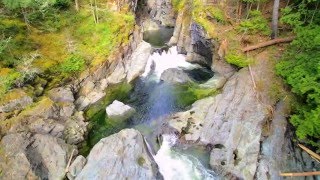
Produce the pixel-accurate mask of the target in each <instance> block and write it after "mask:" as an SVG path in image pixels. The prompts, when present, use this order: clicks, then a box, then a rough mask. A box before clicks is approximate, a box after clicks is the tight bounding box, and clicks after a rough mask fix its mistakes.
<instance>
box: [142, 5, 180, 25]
mask: <svg viewBox="0 0 320 180" xmlns="http://www.w3.org/2000/svg"><path fill="white" fill-rule="evenodd" d="M147 4H148V7H149V9H151V11H150V16H151V18H152V19H154V20H156V21H159V22H160V24H161V25H163V26H169V27H174V25H175V14H174V11H173V7H172V4H171V0H147Z"/></svg>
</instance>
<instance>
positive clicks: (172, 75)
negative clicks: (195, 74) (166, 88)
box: [160, 68, 193, 84]
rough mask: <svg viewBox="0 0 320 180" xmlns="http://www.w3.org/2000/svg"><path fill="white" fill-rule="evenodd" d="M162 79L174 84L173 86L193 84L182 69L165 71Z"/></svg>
mask: <svg viewBox="0 0 320 180" xmlns="http://www.w3.org/2000/svg"><path fill="white" fill-rule="evenodd" d="M160 79H161V80H162V81H165V82H168V83H172V84H184V83H188V82H193V81H192V79H191V78H190V77H189V76H188V74H187V73H185V72H184V71H183V70H181V69H177V68H169V69H167V70H165V71H164V72H163V73H162V74H161V77H160Z"/></svg>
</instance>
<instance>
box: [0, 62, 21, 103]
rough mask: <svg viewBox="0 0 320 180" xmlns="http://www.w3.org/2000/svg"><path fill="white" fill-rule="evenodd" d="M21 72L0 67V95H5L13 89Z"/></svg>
mask: <svg viewBox="0 0 320 180" xmlns="http://www.w3.org/2000/svg"><path fill="white" fill-rule="evenodd" d="M20 77H21V74H20V73H19V72H17V71H14V70H12V69H8V68H2V69H0V97H3V95H4V94H5V93H7V91H8V90H9V89H11V88H12V87H13V86H14V85H15V82H16V80H17V79H19V78H20Z"/></svg>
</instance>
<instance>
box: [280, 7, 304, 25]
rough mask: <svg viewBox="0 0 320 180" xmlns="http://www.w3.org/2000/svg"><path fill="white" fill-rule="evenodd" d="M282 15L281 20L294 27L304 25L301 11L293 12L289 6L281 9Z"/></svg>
mask: <svg viewBox="0 0 320 180" xmlns="http://www.w3.org/2000/svg"><path fill="white" fill-rule="evenodd" d="M281 13H282V16H281V18H280V22H281V23H284V24H287V25H289V26H292V27H299V26H301V25H302V22H301V13H299V12H293V11H292V8H291V7H289V6H287V7H285V8H283V9H281Z"/></svg>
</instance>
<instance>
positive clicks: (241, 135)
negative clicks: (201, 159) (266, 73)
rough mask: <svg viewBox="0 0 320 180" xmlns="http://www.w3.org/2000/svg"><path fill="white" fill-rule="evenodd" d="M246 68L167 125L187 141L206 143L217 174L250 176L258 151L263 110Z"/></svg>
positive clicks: (253, 171)
mask: <svg viewBox="0 0 320 180" xmlns="http://www.w3.org/2000/svg"><path fill="white" fill-rule="evenodd" d="M252 87H253V84H252V81H251V79H250V74H249V71H248V69H247V68H243V69H241V70H240V71H239V72H238V73H236V74H235V75H233V76H232V77H231V78H230V79H229V80H228V81H227V83H226V84H225V86H224V88H223V89H222V92H221V94H218V95H217V96H215V97H209V98H206V99H203V100H200V101H197V102H195V103H194V104H193V106H192V108H191V109H190V110H189V111H187V112H180V113H177V114H175V115H174V116H173V117H171V119H170V120H169V125H170V126H171V127H174V128H175V129H177V130H178V131H180V132H182V131H184V134H185V136H184V137H185V139H186V140H187V141H191V142H195V143H200V144H204V145H207V146H208V145H209V146H210V147H212V151H211V154H210V165H211V167H212V168H213V169H214V170H215V171H216V172H217V173H219V174H221V175H227V174H232V175H233V176H236V177H239V178H243V179H252V178H253V177H254V175H255V172H256V168H257V163H258V156H259V153H260V138H261V134H262V125H263V123H264V122H265V120H266V118H267V109H266V107H265V106H263V105H262V104H261V103H260V102H259V100H258V99H257V97H256V94H255V91H254V90H253V89H252Z"/></svg>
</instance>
